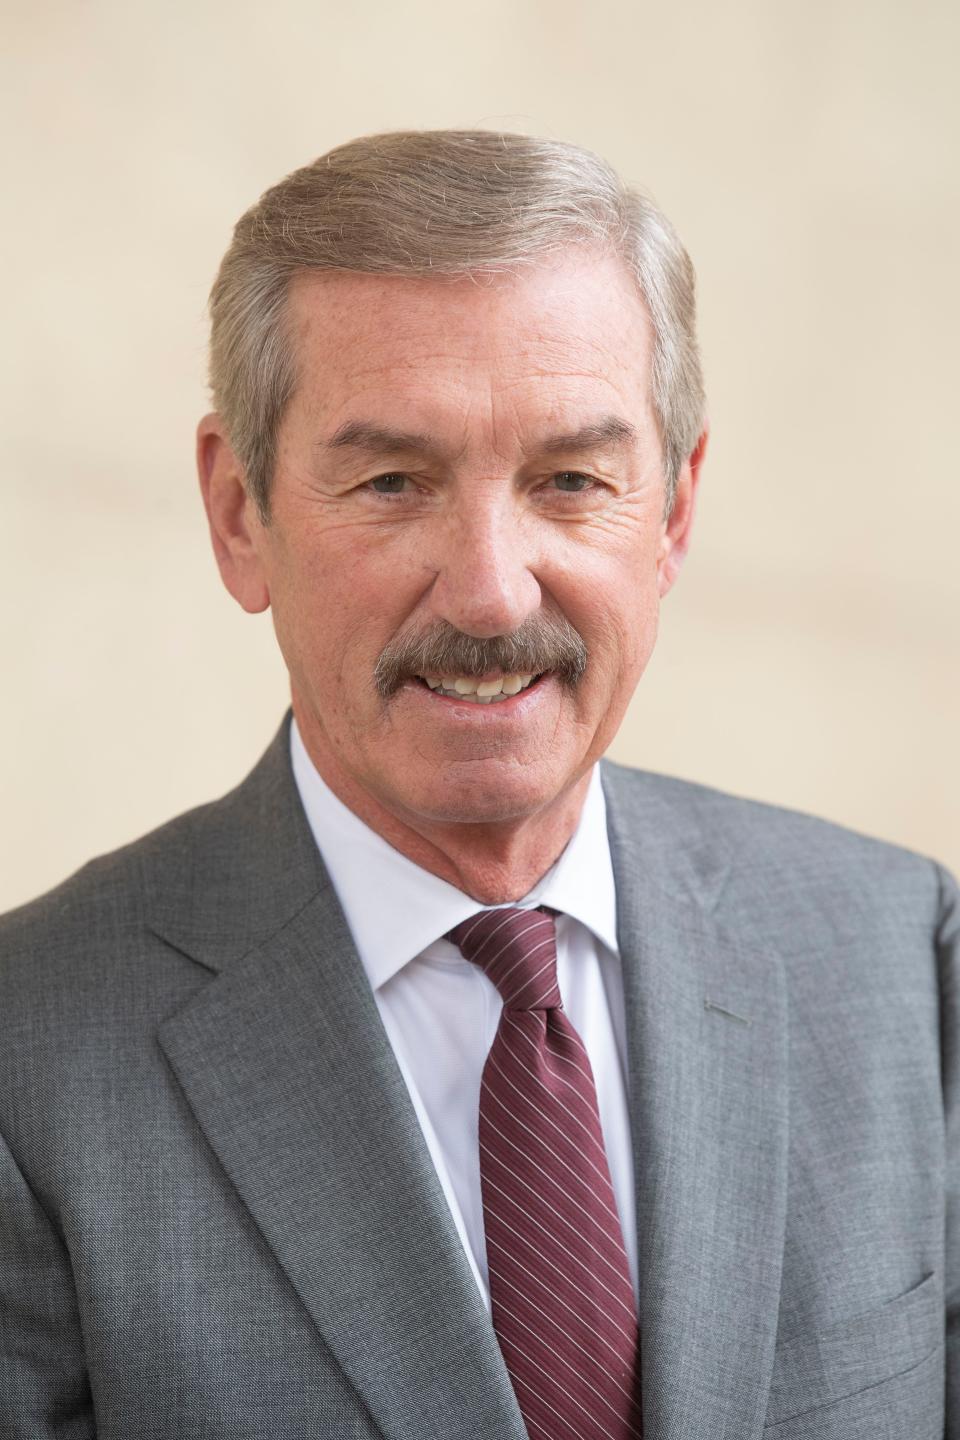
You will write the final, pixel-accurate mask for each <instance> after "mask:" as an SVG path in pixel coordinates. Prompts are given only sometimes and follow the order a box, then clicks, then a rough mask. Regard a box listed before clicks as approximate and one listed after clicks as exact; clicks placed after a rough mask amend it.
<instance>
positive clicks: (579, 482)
mask: <svg viewBox="0 0 960 1440" xmlns="http://www.w3.org/2000/svg"><path fill="white" fill-rule="evenodd" d="M553 481H554V484H555V485H556V487H557V489H558V490H562V491H563V492H564V494H567V495H576V494H579V492H580V491H582V490H586V489H588V488H589V487H590V486H591V485H592V484H593V481H592V480H591V479H590V476H589V475H581V474H580V472H579V470H561V471H560V472H559V474H557V475H554V477H553Z"/></svg>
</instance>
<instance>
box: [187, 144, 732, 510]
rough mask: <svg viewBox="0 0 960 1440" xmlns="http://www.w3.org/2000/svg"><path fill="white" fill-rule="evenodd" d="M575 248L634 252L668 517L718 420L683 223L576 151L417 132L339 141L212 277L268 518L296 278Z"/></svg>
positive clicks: (293, 181)
mask: <svg viewBox="0 0 960 1440" xmlns="http://www.w3.org/2000/svg"><path fill="white" fill-rule="evenodd" d="M573 246H580V247H593V248H596V249H597V250H599V251H604V252H606V253H612V254H614V255H616V256H618V257H620V258H621V259H622V260H623V261H624V262H625V264H626V266H627V268H628V269H629V270H630V272H631V274H632V275H633V276H634V278H635V280H636V282H637V285H638V287H639V290H640V293H641V295H642V297H643V299H644V301H645V303H646V307H647V311H648V313H649V316H650V320H651V323H652V329H653V357H652V374H651V402H652V405H653V409H654V412H655V414H656V418H657V422H658V425H659V428H660V437H661V442H662V445H663V463H664V476H665V483H666V494H667V507H668V509H669V507H670V505H671V504H672V500H673V495H674V492H675V488H676V483H677V477H678V475H679V473H680V470H681V467H682V466H683V464H684V462H685V461H686V460H687V459H688V458H689V456H690V454H691V453H692V451H693V449H694V447H695V445H696V443H697V440H698V438H699V435H700V432H701V430H702V428H703V423H704V396H703V381H702V377H701V370H700V359H699V355H698V351H697V340H696V332H695V306H694V274H693V266H692V265H691V263H690V258H689V256H688V255H687V253H686V251H685V250H684V248H683V246H682V245H681V244H680V241H679V240H678V238H677V236H676V233H675V232H674V230H673V227H672V226H671V224H670V222H669V221H668V220H667V219H666V217H665V216H664V215H663V214H662V213H661V212H660V211H659V210H658V209H657V208H656V206H655V205H653V204H652V203H651V201H650V200H648V199H647V198H646V197H645V196H644V195H642V194H641V193H639V192H638V191H636V190H633V189H630V188H628V187H627V186H626V185H625V184H624V183H623V181H622V180H621V179H620V177H619V176H618V175H617V174H616V172H615V171H614V170H613V169H612V168H611V167H610V166H609V165H608V164H607V163H606V162H605V161H603V160H601V159H600V158H599V156H597V155H594V154H593V153H592V152H591V151H589V150H583V149H581V148H580V147H579V146H577V145H569V144H566V143H564V142H562V141H559V140H541V139H537V138H535V137H531V136H526V135H509V134H499V133H497V132H494V131H487V130H409V131H397V132H392V133H387V134H383V135H368V136H365V137H363V138H361V139H358V140H351V141H350V142H349V143H348V144H346V145H339V146H337V148H336V149H334V150H331V151H329V152H328V153H327V154H326V155H321V156H320V158H319V159H318V160H314V161H313V163H312V164H310V165H305V166H303V167H302V168H301V169H299V170H294V172H293V173H292V174H291V175H288V176H287V178H286V179H285V180H281V181H280V183H279V184H278V185H274V186H273V187H272V188H271V189H269V190H267V191H266V192H265V193H264V194H263V195H262V196H261V197H260V199H259V201H258V202H257V203H256V205H254V206H252V207H251V209H249V210H248V211H247V212H246V214H245V215H243V216H242V217H241V219H240V220H239V221H238V222H237V225H236V227H235V229H234V232H233V240H232V242H231V244H230V248H229V249H228V250H227V253H226V255H225V256H224V257H223V261H222V263H221V265H220V269H219V272H218V274H217V278H216V280H215V281H214V285H213V289H212V291H211V293H210V315H211V321H212V331H211V340H210V385H211V390H212V392H213V403H214V406H215V407H216V409H217V411H218V412H219V414H220V415H221V417H222V419H223V422H224V425H225V426H226V430H227V434H228V435H229V437H230V441H231V444H232V446H233V449H234V451H235V452H236V455H237V457H238V459H239V461H240V463H241V465H242V466H243V468H244V475H245V481H246V486H247V490H248V493H249V494H250V495H251V496H252V498H253V499H254V500H255V502H256V504H257V507H258V510H259V513H260V516H261V518H262V519H263V520H264V522H266V521H267V519H268V517H269V497H270V484H271V480H272V477H273V468H274V462H275V456H276V442H277V432H278V429H279V426H280V422H281V420H282V418H283V413H284V410H285V408H286V406H287V403H288V401H289V400H290V398H291V396H292V395H293V393H294V390H295V387H296V383H297V357H296V355H295V353H294V347H293V345H292V344H291V340H290V337H289V335H288V333H287V327H286V305H287V292H288V288H289V284H290V280H291V278H292V277H293V276H294V275H296V274H298V273H299V272H301V271H304V270H350V271H362V272H367V273H373V274H381V275H416V276H421V277H422V276H426V277H431V278H434V279H442V278H445V277H460V276H470V275H472V276H480V275H482V274H497V273H503V272H514V273H515V272H517V271H518V270H519V269H521V268H522V267H524V266H529V265H531V264H535V263H536V262H537V261H538V260H539V259H541V258H545V257H546V256H548V255H550V254H553V253H556V252H558V251H562V250H564V249H566V248H569V247H573Z"/></svg>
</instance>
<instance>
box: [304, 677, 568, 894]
mask: <svg viewBox="0 0 960 1440" xmlns="http://www.w3.org/2000/svg"><path fill="white" fill-rule="evenodd" d="M294 712H295V714H296V716H297V728H298V730H299V731H300V738H301V740H302V741H303V745H304V748H305V750H306V752H307V754H308V755H309V757H310V760H311V761H312V763H313V765H314V766H315V767H316V770H317V772H318V774H319V775H320V777H321V779H322V780H323V781H324V783H325V784H326V785H327V786H328V787H329V788H330V789H331V790H332V791H333V793H334V795H336V797H337V799H338V800H339V801H340V802H341V803H342V804H344V805H346V806H347V808H348V809H349V810H352V811H353V813H354V815H356V816H357V818H358V819H360V820H362V821H363V823H364V824H365V825H368V826H369V827H370V829H371V830H373V831H375V832H376V834H377V835H379V836H380V837H381V838H382V839H384V840H386V842H387V844H388V845H391V846H392V847H393V848H394V850H399V852H400V854H401V855H405V856H406V857H407V859H408V860H412V861H413V863H414V864H415V865H419V866H420V868H421V869H422V870H428V871H429V872H430V873H431V874H432V875H437V876H439V878H440V879H441V880H445V881H446V882H447V883H448V884H449V885H453V886H455V887H456V888H457V889H458V890H462V891H463V892H464V893H465V894H467V895H470V896H472V897H473V899H475V900H479V901H480V902H481V904H484V905H506V904H510V903H512V902H514V901H516V900H521V899H522V898H523V897H524V896H525V895H527V894H529V892H530V891H531V890H532V889H533V887H534V885H536V883H537V881H538V880H540V879H541V878H542V877H543V876H544V875H545V874H546V872H547V871H548V870H549V869H550V867H551V865H553V864H554V863H555V862H556V861H557V860H558V859H559V857H560V855H561V854H562V853H563V851H564V849H565V848H566V845H567V842H568V841H569V840H570V837H571V835H572V834H573V832H574V830H575V829H576V828H577V823H578V821H579V819H580V815H581V812H582V810H583V804H584V801H585V799H586V796H587V790H588V789H589V786H590V772H589V771H588V772H587V773H586V774H585V775H582V776H580V778H579V779H578V780H576V781H575V782H574V783H573V784H572V785H571V786H570V787H569V788H568V789H567V790H565V791H563V792H562V793H561V794H560V795H558V796H556V797H555V798H554V799H553V800H551V801H550V802H549V803H548V804H547V805H545V806H543V807H542V808H541V809H539V810H536V811H534V812H533V813H532V814H529V815H524V816H521V817H512V818H511V819H510V820H507V821H498V822H493V823H489V824H488V823H483V822H456V821H446V820H432V819H429V818H425V817H422V816H419V815H414V814H411V813H409V812H406V811H404V812H400V811H397V810H394V809H392V808H390V807H389V806H387V805H386V804H384V803H383V802H382V801H381V800H380V799H379V798H378V797H377V796H376V795H374V794H372V793H371V792H370V791H369V790H367V789H366V788H365V787H364V786H362V785H360V784H359V783H358V782H357V781H356V780H355V779H354V777H353V776H352V775H350V774H349V772H347V771H346V770H344V769H343V767H342V766H340V765H338V764H337V763H336V759H335V757H334V756H333V755H331V753H330V751H329V748H328V747H327V746H325V745H324V744H323V743H322V738H321V737H320V736H319V735H317V734H315V733H313V731H312V729H311V727H310V725H309V722H308V721H307V717H306V716H301V715H300V714H299V713H297V706H296V705H294ZM305 722H306V723H305Z"/></svg>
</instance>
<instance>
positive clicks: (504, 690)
mask: <svg viewBox="0 0 960 1440" xmlns="http://www.w3.org/2000/svg"><path fill="white" fill-rule="evenodd" d="M416 678H417V679H418V680H419V681H420V682H421V683H422V684H424V685H427V686H429V688H430V689H431V690H432V691H433V692H434V693H435V694H436V695H442V696H444V697H446V698H447V699H449V700H465V701H466V702H467V703H468V704H471V705H495V704H497V703H498V702H502V701H504V700H509V699H510V698H511V697H512V696H514V695H519V694H520V691H521V690H526V689H527V688H528V687H529V686H530V685H532V684H534V682H535V681H537V680H539V679H541V678H542V677H541V676H540V675H493V676H490V677H489V678H486V679H479V678H478V677H477V676H476V675H418V676H417V677H416Z"/></svg>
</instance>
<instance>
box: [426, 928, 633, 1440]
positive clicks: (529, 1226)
mask: <svg viewBox="0 0 960 1440" xmlns="http://www.w3.org/2000/svg"><path fill="white" fill-rule="evenodd" d="M448 938H449V939H450V940H452V941H453V943H454V944H455V945H459V947H460V950H461V953H462V954H463V955H464V957H465V958H466V959H467V960H472V961H473V963H474V964H475V965H479V966H480V968H481V969H482V970H483V971H484V973H485V974H486V975H487V976H489V978H490V979H491V980H492V981H493V983H494V985H496V987H497V989H498V990H499V991H500V994H501V996H502V998H503V1012H502V1014H501V1017H500V1025H499V1028H498V1029H497V1033H496V1035H495V1037H494V1041H493V1046H492V1048H491V1050H490V1054H489V1056H488V1057H487V1063H486V1065H485V1066H484V1071H483V1080H482V1083H481V1089H480V1184H481V1190H482V1193H483V1220H484V1230H485V1233H486V1241H487V1264H488V1268H489V1276H490V1299H491V1302H492V1308H493V1325H494V1329H495V1330H496V1334H497V1339H498V1341H499V1343H500V1349H501V1350H502V1352H503V1357H504V1360H505V1361H506V1365H507V1370H508V1371H509V1374H510V1378H511V1380H512V1382H513V1388H514V1391H515V1393H516V1396H517V1401H518V1403H519V1405H520V1411H521V1413H522V1415H523V1418H524V1422H525V1424H526V1427H527V1433H528V1435H530V1436H531V1437H539V1436H547V1437H548V1440H625V1437H626V1436H633V1435H640V1434H641V1425H640V1367H639V1358H640V1336H639V1331H638V1327H637V1316H636V1307H635V1304H634V1296H633V1288H632V1285H631V1283H630V1273H629V1270H628V1268H627V1257H626V1253H625V1251H624V1248H623V1232H622V1230H621V1228H620V1219H619V1216H618V1214H617V1207H616V1203H615V1201H614V1197H613V1189H612V1187H611V1184H610V1172H609V1170H608V1168H607V1157H606V1153H605V1151H604V1148H603V1133H602V1131H601V1129H600V1118H599V1114H598V1111H597V1097H596V1090H595V1088H594V1083H593V1073H592V1071H591V1069H590V1061H589V1059H588V1058H587V1052H586V1050H585V1049H584V1047H583V1042H582V1040H581V1039H580V1036H579V1035H578V1034H577V1032H576V1030H574V1028H573V1026H572V1025H571V1024H570V1021H569V1020H568V1019H567V1017H566V1015H565V1014H564V1013H563V1003H562V1001H561V998H560V990H559V987H558V984H557V949H556V933H555V926H554V922H553V917H552V916H551V915H545V914H543V913H542V912H540V911H538V910H517V909H510V908H508V909H501V910H482V911H481V912H480V914H479V915H475V916H474V917H473V919H472V920H466V921H464V923H463V924H462V925H458V926H457V927H456V929H454V930H451V931H450V933H449V936H448Z"/></svg>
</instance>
